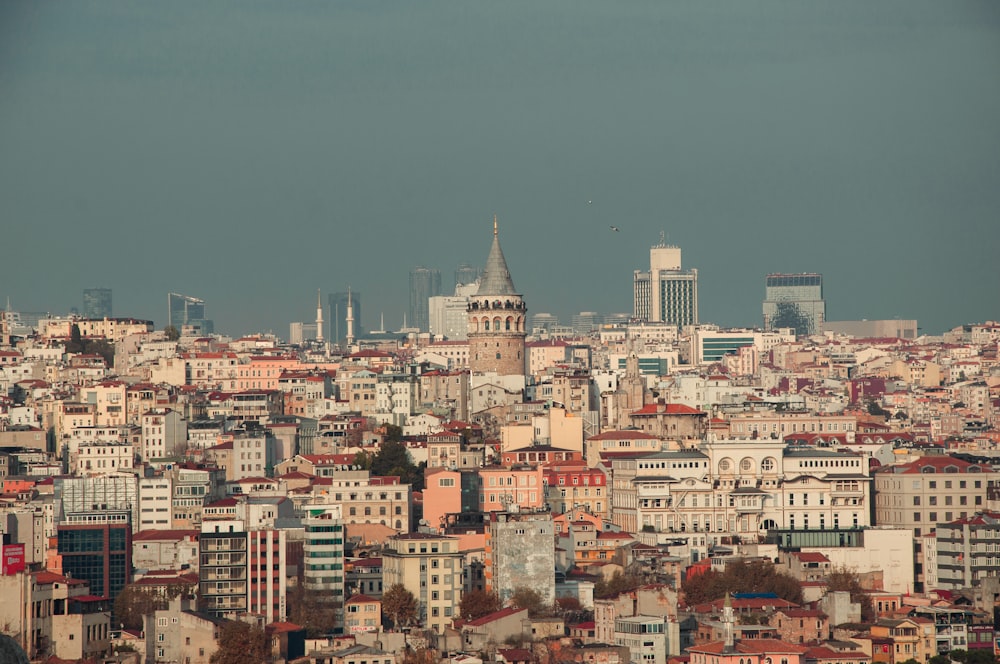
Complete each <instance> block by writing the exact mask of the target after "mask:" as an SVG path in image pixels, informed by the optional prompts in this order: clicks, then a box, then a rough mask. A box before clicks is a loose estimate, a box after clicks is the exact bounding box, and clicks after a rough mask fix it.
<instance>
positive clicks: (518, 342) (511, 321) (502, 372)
mask: <svg viewBox="0 0 1000 664" xmlns="http://www.w3.org/2000/svg"><path fill="white" fill-rule="evenodd" d="M527 314H528V307H527V305H526V304H525V303H524V299H523V298H522V297H521V296H520V295H519V294H518V293H517V290H516V289H515V288H514V282H513V281H512V280H511V278H510V270H509V269H508V268H507V260H506V259H505V258H504V255H503V250H502V249H501V248H500V238H499V235H498V232H497V221H496V218H495V217H494V219H493V244H492V245H491V246H490V255H489V258H487V259H486V269H485V270H484V271H483V277H482V279H481V280H480V282H479V290H477V291H476V295H475V297H473V298H471V299H470V301H469V309H468V316H469V318H468V321H469V328H468V329H469V369H470V371H471V372H472V373H473V374H486V373H493V374H497V375H499V376H524V373H525V355H524V337H525V331H524V323H525V318H526V317H527Z"/></svg>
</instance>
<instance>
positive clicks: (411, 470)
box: [355, 425, 427, 491]
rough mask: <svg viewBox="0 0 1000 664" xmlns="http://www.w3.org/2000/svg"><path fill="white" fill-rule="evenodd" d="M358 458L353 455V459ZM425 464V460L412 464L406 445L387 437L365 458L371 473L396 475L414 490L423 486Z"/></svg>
mask: <svg viewBox="0 0 1000 664" xmlns="http://www.w3.org/2000/svg"><path fill="white" fill-rule="evenodd" d="M386 426H387V427H391V426H392V425H386ZM398 428H399V427H396V429H398ZM359 460H360V459H358V458H357V457H355V461H359ZM362 465H363V464H362ZM426 466H427V464H426V462H421V463H420V464H419V465H416V464H414V463H413V459H412V458H410V451H409V450H408V449H406V445H404V444H403V443H401V442H399V441H398V440H391V439H388V438H387V439H386V440H385V441H383V442H382V446H381V447H380V448H379V450H378V452H376V453H375V454H372V455H368V459H367V469H368V471H369V472H370V473H371V474H372V475H397V476H399V478H400V481H401V482H402V483H404V484H409V485H411V486H412V487H413V490H414V491H421V490H423V488H424V468H425V467H426Z"/></svg>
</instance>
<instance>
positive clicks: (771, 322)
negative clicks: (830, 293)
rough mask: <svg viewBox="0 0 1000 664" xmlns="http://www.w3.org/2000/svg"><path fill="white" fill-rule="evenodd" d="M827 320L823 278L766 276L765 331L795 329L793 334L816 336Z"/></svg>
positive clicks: (821, 276)
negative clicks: (784, 328) (785, 328)
mask: <svg viewBox="0 0 1000 664" xmlns="http://www.w3.org/2000/svg"><path fill="white" fill-rule="evenodd" d="M825 320H826V302H825V301H824V300H823V275H821V274H816V273H814V272H810V273H803V274H781V273H774V274H769V275H767V277H766V278H765V280H764V329H765V330H775V329H779V328H783V327H792V328H795V332H796V334H799V335H806V334H818V333H820V332H822V331H823V322H824V321H825Z"/></svg>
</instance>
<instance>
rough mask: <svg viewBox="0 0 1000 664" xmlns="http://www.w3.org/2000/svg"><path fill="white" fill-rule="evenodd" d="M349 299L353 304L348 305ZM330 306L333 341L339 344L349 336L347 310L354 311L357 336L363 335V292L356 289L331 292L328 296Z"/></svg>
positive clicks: (355, 333) (330, 337) (331, 340)
mask: <svg viewBox="0 0 1000 664" xmlns="http://www.w3.org/2000/svg"><path fill="white" fill-rule="evenodd" d="M348 300H350V304H351V306H350V307H348V306H347V305H348ZM327 302H328V303H329V306H330V334H329V339H330V342H331V343H335V344H339V343H340V342H342V341H343V340H344V339H345V338H346V337H347V310H348V309H349V308H350V309H353V311H354V326H353V327H354V329H353V330H352V331H353V332H354V336H355V337H361V336H362V335H363V334H364V332H363V331H362V325H361V320H362V319H361V293H359V292H358V291H356V290H351V291H341V292H338V293H330V295H329V297H327Z"/></svg>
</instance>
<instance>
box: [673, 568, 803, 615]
mask: <svg viewBox="0 0 1000 664" xmlns="http://www.w3.org/2000/svg"><path fill="white" fill-rule="evenodd" d="M683 590H684V596H685V598H686V599H687V602H688V604H701V603H703V602H712V601H715V600H717V599H721V598H723V597H725V596H726V593H774V594H775V595H777V596H778V597H780V598H781V599H786V600H788V601H789V602H795V603H796V604H801V603H802V586H801V585H800V584H799V582H798V580H797V579H795V578H793V577H791V576H789V575H787V574H784V573H782V572H780V571H779V570H778V569H777V568H776V567H775V566H774V563H772V562H770V561H768V560H751V561H747V560H744V559H742V558H737V559H735V560H733V561H731V562H730V563H729V564H728V565H726V569H725V571H723V572H716V571H714V570H709V571H707V572H704V573H703V574H698V575H697V576H691V577H688V578H687V579H685V580H684V584H683Z"/></svg>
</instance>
